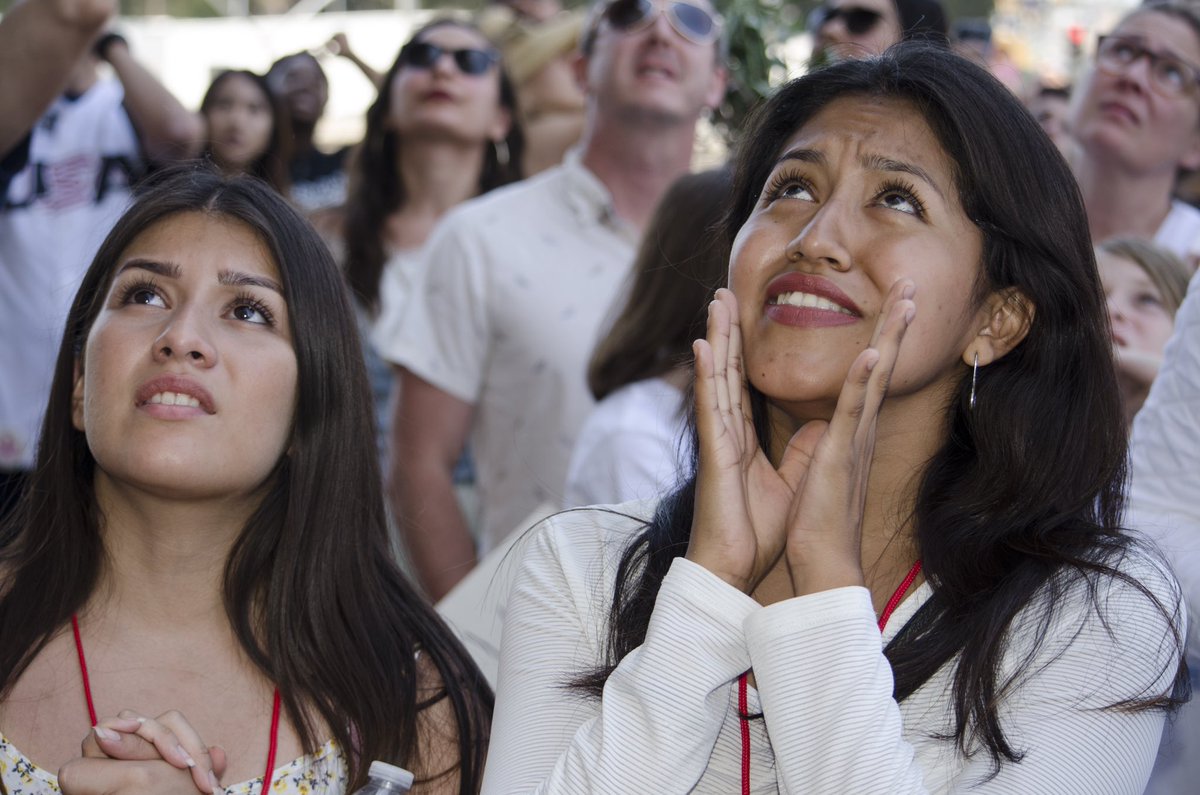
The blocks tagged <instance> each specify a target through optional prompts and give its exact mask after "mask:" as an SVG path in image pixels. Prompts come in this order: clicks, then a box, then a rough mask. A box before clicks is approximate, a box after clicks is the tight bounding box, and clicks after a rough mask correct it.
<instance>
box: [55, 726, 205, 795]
mask: <svg viewBox="0 0 1200 795" xmlns="http://www.w3.org/2000/svg"><path fill="white" fill-rule="evenodd" d="M226 761H227V760H226V757H225V751H224V750H223V749H221V748H220V747H219V746H207V745H205V744H204V741H203V740H201V739H200V735H199V734H198V733H197V732H196V730H195V729H194V728H193V727H192V725H191V724H190V723H188V721H187V718H185V717H184V716H183V714H182V713H180V712H178V711H176V710H171V711H169V712H164V713H163V714H162V715H159V716H158V717H157V718H147V717H144V716H142V715H139V714H137V713H136V712H133V711H132V710H122V711H121V713H120V714H119V715H118V716H117V717H113V718H105V719H103V720H101V721H100V722H99V723H97V724H96V726H95V727H93V729H92V731H90V732H88V735H87V737H85V738H84V740H83V743H82V756H80V757H79V758H77V759H72V760H71V761H70V762H67V763H66V764H65V765H63V766H62V768H61V769H60V770H59V772H58V783H59V786H60V787H61V788H62V791H63V793H64V794H65V795H100V794H101V793H122V794H123V795H124V794H125V793H130V794H131V795H133V794H140V793H147V795H151V794H153V793H181V795H196V793H203V795H209V794H210V793H211V794H212V795H223V792H224V791H223V790H222V789H221V786H220V784H219V783H218V780H219V778H220V777H221V775H223V774H224V772H225V767H226Z"/></svg>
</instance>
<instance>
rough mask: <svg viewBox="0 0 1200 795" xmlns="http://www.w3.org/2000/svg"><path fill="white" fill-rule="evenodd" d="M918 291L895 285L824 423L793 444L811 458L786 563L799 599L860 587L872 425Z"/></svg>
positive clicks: (809, 427)
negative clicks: (800, 597)
mask: <svg viewBox="0 0 1200 795" xmlns="http://www.w3.org/2000/svg"><path fill="white" fill-rule="evenodd" d="M915 292H916V286H915V285H914V284H913V283H912V282H911V281H909V280H907V279H901V280H899V281H897V282H896V283H895V284H893V285H892V287H891V289H890V290H889V291H888V295H887V298H886V299H885V300H884V305H883V309H882V310H881V312H880V314H879V321H878V323H877V324H876V326H875V333H874V335H873V336H872V339H871V344H870V345H869V346H868V347H867V348H866V349H865V350H863V351H862V353H860V354H859V355H858V357H857V358H855V360H854V363H853V364H851V365H850V371H849V372H848V373H847V374H846V380H845V382H844V383H843V385H842V391H841V394H840V395H839V396H838V402H837V408H836V409H835V410H834V413H833V417H832V418H831V419H830V421H829V422H823V421H812V422H809V423H807V424H805V425H804V427H803V428H801V429H800V430H799V431H798V432H797V434H796V436H795V437H794V438H793V439H792V441H791V446H792V447H793V448H795V449H798V450H799V451H801V453H802V454H803V455H805V456H807V458H808V464H807V466H806V467H804V476H803V480H801V482H800V483H799V484H798V486H797V488H796V496H795V499H793V501H792V504H791V508H790V511H789V516H788V537H787V548H786V558H787V563H788V568H789V571H790V573H791V578H792V587H793V589H794V591H795V593H796V595H797V596H799V595H802V594H807V593H814V592H816V591H823V590H828V589H830V588H837V587H842V586H847V585H861V584H863V573H862V562H861V559H860V556H861V554H862V521H863V508H864V505H865V501H866V494H867V481H868V479H869V476H870V473H871V461H872V457H873V455H874V450H875V424H876V420H877V419H878V417H879V408H880V406H881V405H882V403H883V399H884V397H885V396H886V394H887V389H888V382H889V381H890V380H891V377H892V372H893V371H894V370H895V367H896V360H897V358H898V356H899V353H900V343H901V341H902V340H903V339H904V334H905V332H906V331H907V330H908V326H909V324H910V323H911V322H912V319H913V317H914V316H915V313H916V304H914V303H913V301H912V297H913V295H914V293H915Z"/></svg>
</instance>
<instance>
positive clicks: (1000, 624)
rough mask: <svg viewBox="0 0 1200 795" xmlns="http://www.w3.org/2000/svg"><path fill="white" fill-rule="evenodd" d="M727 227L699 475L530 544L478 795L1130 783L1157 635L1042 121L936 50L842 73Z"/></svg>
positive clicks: (1102, 343)
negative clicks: (1126, 515) (1125, 519)
mask: <svg viewBox="0 0 1200 795" xmlns="http://www.w3.org/2000/svg"><path fill="white" fill-rule="evenodd" d="M1035 209H1036V211H1034V210H1035ZM724 233H725V235H724V239H725V241H726V243H725V245H728V246H729V247H730V251H731V254H730V266H729V288H730V289H727V290H726V289H723V290H720V291H718V293H717V295H716V298H715V300H714V301H713V302H712V304H711V306H710V308H709V323H708V333H707V338H706V339H705V340H699V341H697V342H696V344H695V369H696V385H695V394H696V410H695V427H696V432H697V445H696V449H697V450H698V454H697V465H696V470H695V473H694V474H693V476H692V477H691V479H690V480H689V481H688V482H687V483H686V484H685V485H684V486H683V487H681V488H680V489H679V490H678V491H676V492H675V493H673V494H671V495H669V496H667V497H666V498H664V499H663V500H662V501H661V502H660V503H658V504H657V505H654V504H649V503H629V504H626V505H624V506H621V507H618V508H613V509H580V510H576V511H568V512H565V513H563V514H560V515H559V516H557V517H554V518H552V519H550V520H548V521H547V522H546V523H545V524H544V525H542V526H541V528H540V529H539V530H538V531H536V532H534V533H531V534H530V536H529V537H528V538H527V539H526V540H525V541H524V544H525V548H524V553H523V556H524V557H523V560H522V564H521V569H520V573H519V574H518V576H517V579H516V581H515V584H514V587H513V590H512V593H511V594H510V598H509V603H508V609H507V615H506V620H505V631H504V640H503V647H502V651H501V663H500V676H499V687H498V694H497V702H496V714H495V724H494V731H493V741H492V745H491V752H490V755H489V759H488V768H487V772H486V776H485V780H484V791H485V792H488V793H505V795H512V793H524V792H539V793H541V792H545V793H601V792H605V793H608V792H635V791H637V792H656V793H659V792H661V793H672V792H680V793H682V792H702V793H736V792H739V791H740V792H743V793H749V792H758V793H763V792H793V793H801V792H802V793H843V792H855V793H871V792H889V793H893V792H913V793H916V792H939V793H944V792H958V791H966V790H970V791H978V792H997V793H1000V792H1003V793H1012V792H1035V791H1037V792H1046V791H1054V792H1079V793H1084V792H1087V793H1092V792H1130V793H1132V792H1140V790H1141V788H1142V787H1143V786H1144V784H1145V780H1146V777H1147V775H1148V774H1149V771H1150V768H1151V765H1152V763H1153V760H1154V756H1155V752H1156V750H1157V747H1158V741H1159V736H1160V733H1161V730H1162V726H1163V722H1164V719H1165V715H1166V713H1167V711H1169V709H1171V708H1172V707H1174V706H1175V704H1176V703H1177V699H1176V697H1175V693H1176V689H1177V683H1183V682H1184V681H1185V680H1183V679H1181V678H1180V671H1181V666H1180V660H1181V651H1182V649H1181V632H1182V629H1183V627H1182V623H1183V616H1182V611H1181V608H1180V606H1179V596H1178V591H1177V586H1176V584H1175V582H1174V580H1173V579H1172V577H1171V575H1170V574H1169V573H1167V570H1166V568H1165V566H1164V565H1163V564H1161V563H1160V562H1159V560H1158V558H1157V557H1156V555H1155V554H1154V553H1153V552H1151V551H1150V550H1148V549H1147V548H1146V547H1145V546H1144V545H1143V544H1142V542H1140V541H1138V540H1136V539H1134V538H1133V537H1131V536H1130V535H1128V534H1127V533H1126V532H1125V531H1123V530H1122V529H1121V528H1120V527H1119V525H1118V516H1119V513H1120V508H1121V505H1122V501H1123V494H1122V483H1123V476H1124V437H1123V435H1122V432H1121V427H1122V425H1121V422H1120V420H1119V416H1120V408H1119V405H1118V401H1117V398H1116V391H1115V376H1114V372H1113V365H1112V358H1111V353H1110V351H1109V348H1108V345H1107V342H1106V340H1107V335H1106V333H1105V328H1106V324H1105V309H1104V300H1103V296H1102V292H1101V288H1100V283H1099V279H1098V277H1097V273H1096V266H1095V263H1094V260H1093V258H1092V249H1091V245H1090V242H1089V240H1088V233H1087V223H1086V220H1085V218H1084V212H1083V208H1082V204H1081V202H1080V200H1079V196H1078V193H1077V191H1076V190H1075V188H1074V186H1073V181H1072V177H1071V174H1070V173H1069V171H1068V170H1067V168H1066V165H1065V164H1064V163H1063V161H1062V158H1061V157H1059V156H1058V154H1057V152H1055V151H1054V149H1053V147H1052V145H1051V144H1050V143H1049V141H1048V140H1047V139H1046V138H1045V136H1044V134H1042V133H1041V131H1040V130H1039V129H1038V128H1037V125H1036V123H1035V122H1034V121H1033V119H1032V118H1030V116H1029V115H1028V114H1027V113H1026V112H1025V111H1024V110H1023V109H1022V108H1021V107H1020V106H1019V104H1018V103H1017V101H1016V100H1015V99H1014V98H1013V97H1012V96H1011V94H1010V93H1009V92H1008V91H1007V90H1006V89H1005V88H1004V87H1003V86H1001V85H1000V84H999V83H998V82H996V81H995V80H994V79H993V78H992V77H990V76H989V75H987V74H986V73H985V72H983V71H982V70H981V69H979V68H978V67H976V66H974V65H972V64H970V63H968V62H966V61H964V60H963V59H961V58H959V57H958V56H955V55H952V54H950V53H948V52H946V51H944V50H941V49H937V48H929V47H927V46H922V45H900V46H899V47H897V48H894V49H892V50H890V51H889V52H888V53H885V54H884V55H883V56H881V57H879V58H875V59H870V60H864V61H847V62H844V63H839V64H836V65H834V66H831V67H829V68H827V69H824V70H821V71H818V72H814V73H812V74H810V75H807V76H805V77H803V78H801V79H799V80H797V81H795V82H793V83H791V84H789V85H787V86H785V87H784V88H783V89H781V90H780V92H779V93H778V94H777V95H776V96H775V97H774V98H773V99H772V100H771V101H770V102H769V103H767V104H766V105H765V106H764V108H763V109H762V110H761V111H760V112H759V114H758V115H757V117H756V119H755V120H754V121H753V122H752V124H751V125H750V127H749V128H748V130H747V132H746V135H745V137H744V139H743V145H742V150H741V153H740V155H739V158H738V163H737V170H736V176H735V180H734V187H733V191H732V195H731V199H730V209H729V213H728V215H727V219H726V224H725V229H724ZM1179 686H1183V685H1182V684H1180V685H1179ZM565 690H567V691H574V695H575V696H576V697H575V698H572V697H570V696H571V695H572V694H571V693H570V692H564V691H565Z"/></svg>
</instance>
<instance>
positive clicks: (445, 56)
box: [432, 50, 458, 75]
mask: <svg viewBox="0 0 1200 795" xmlns="http://www.w3.org/2000/svg"><path fill="white" fill-rule="evenodd" d="M432 69H433V71H434V72H435V73H436V74H440V75H450V74H454V73H456V72H457V71H458V64H457V63H455V61H454V55H453V54H452V53H450V51H449V50H442V52H441V54H440V55H438V57H437V59H436V60H434V62H433V67H432Z"/></svg>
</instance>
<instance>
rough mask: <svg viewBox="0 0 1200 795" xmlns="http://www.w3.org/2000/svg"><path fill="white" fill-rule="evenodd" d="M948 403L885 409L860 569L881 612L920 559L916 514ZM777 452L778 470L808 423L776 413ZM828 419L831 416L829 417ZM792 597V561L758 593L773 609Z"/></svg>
mask: <svg viewBox="0 0 1200 795" xmlns="http://www.w3.org/2000/svg"><path fill="white" fill-rule="evenodd" d="M948 400H949V398H948V397H947V396H945V395H943V394H941V393H940V391H939V392H938V393H937V394H933V395H929V394H917V395H910V396H904V397H896V398H888V400H887V401H886V402H885V403H884V405H883V407H882V408H881V409H880V415H879V419H878V422H877V423H876V429H875V445H874V454H873V455H872V458H871V471H870V478H869V479H868V482H867V493H866V496H865V499H864V501H863V515H862V532H861V544H860V549H861V551H860V555H859V563H860V565H861V566H862V572H863V579H864V581H865V582H866V585H867V588H868V589H869V590H870V591H871V598H872V601H873V602H874V604H875V609H876V612H880V611H882V609H883V606H884V605H885V604H886V603H887V600H888V599H889V598H890V597H891V595H892V593H893V592H894V591H895V590H896V587H897V586H898V585H900V583H901V582H902V581H903V580H904V577H905V575H907V574H908V572H909V570H910V569H911V568H912V566H913V563H915V562H916V561H917V560H918V559H919V558H920V555H921V553H920V548H919V546H918V544H917V539H916V535H915V528H914V527H913V524H912V515H913V508H914V504H915V499H916V493H917V489H918V488H919V487H920V478H921V476H922V474H923V473H924V471H925V469H926V467H927V466H928V464H929V461H930V459H931V458H932V457H933V456H934V454H936V453H937V451H938V450H939V449H940V448H941V446H942V444H943V443H944V440H945V429H944V427H943V424H944V418H945V411H944V408H942V409H940V410H939V409H938V408H937V407H938V406H942V407H944V406H945V405H946V404H947V402H948ZM770 411H771V422H772V427H773V430H772V434H771V435H772V439H773V449H772V451H771V458H772V461H773V463H774V464H775V465H776V466H778V464H779V460H780V458H781V457H782V455H783V450H784V449H785V448H786V445H787V443H788V441H789V440H790V439H791V437H792V434H794V433H795V432H796V431H797V430H799V428H800V427H801V425H803V422H798V421H796V420H793V419H792V418H790V417H787V416H786V415H784V414H783V412H782V411H780V410H778V409H776V408H771V409H770ZM824 419H828V415H826V416H825V417H824ZM792 595H793V589H792V581H791V574H790V573H789V570H788V566H787V561H786V559H785V558H784V557H781V559H780V561H779V563H778V564H776V566H775V568H774V569H773V570H772V571H771V572H770V573H769V574H768V575H767V577H766V578H764V580H763V582H762V584H761V585H760V586H759V587H758V588H757V589H756V590H755V592H754V597H755V598H756V599H758V600H759V601H760V602H762V603H763V604H770V603H772V602H775V601H780V600H782V599H785V598H789V597H790V596H792Z"/></svg>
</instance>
